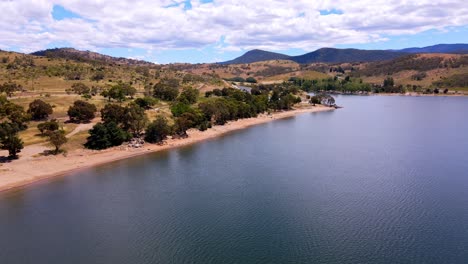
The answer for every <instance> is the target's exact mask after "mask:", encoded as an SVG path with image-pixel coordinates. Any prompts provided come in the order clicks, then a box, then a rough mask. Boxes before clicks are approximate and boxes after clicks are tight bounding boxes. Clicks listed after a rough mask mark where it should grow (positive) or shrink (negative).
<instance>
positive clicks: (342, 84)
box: [289, 76, 372, 93]
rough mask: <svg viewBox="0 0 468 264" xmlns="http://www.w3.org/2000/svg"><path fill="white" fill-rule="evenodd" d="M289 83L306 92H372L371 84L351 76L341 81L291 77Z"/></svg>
mask: <svg viewBox="0 0 468 264" xmlns="http://www.w3.org/2000/svg"><path fill="white" fill-rule="evenodd" d="M289 82H291V83H292V84H294V85H296V86H298V87H299V88H300V89H302V90H304V91H306V92H319V91H328V92H333V91H338V92H344V93H355V92H371V91H372V86H371V85H370V84H368V83H364V82H363V81H362V80H361V79H354V78H350V77H349V76H346V77H345V78H343V79H339V78H338V77H334V78H332V77H330V78H326V79H319V80H309V79H302V78H297V77H291V78H290V79H289Z"/></svg>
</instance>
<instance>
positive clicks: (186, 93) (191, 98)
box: [177, 87, 200, 104]
mask: <svg viewBox="0 0 468 264" xmlns="http://www.w3.org/2000/svg"><path fill="white" fill-rule="evenodd" d="M199 94H200V92H199V91H198V90H197V89H195V88H192V87H189V88H184V89H183V90H182V93H180V95H179V98H177V100H178V101H179V102H183V103H186V104H194V103H196V102H197V100H198V96H199Z"/></svg>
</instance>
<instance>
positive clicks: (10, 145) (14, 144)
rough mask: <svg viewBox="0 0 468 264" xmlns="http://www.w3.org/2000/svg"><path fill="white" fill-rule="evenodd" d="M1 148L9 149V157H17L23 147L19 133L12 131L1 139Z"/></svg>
mask: <svg viewBox="0 0 468 264" xmlns="http://www.w3.org/2000/svg"><path fill="white" fill-rule="evenodd" d="M1 149H4V150H8V157H9V158H11V159H17V158H18V153H20V152H21V150H22V149H23V141H22V140H21V139H20V138H19V137H18V134H17V133H11V134H9V135H7V136H5V137H3V139H2V140H1Z"/></svg>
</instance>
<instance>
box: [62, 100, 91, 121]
mask: <svg viewBox="0 0 468 264" xmlns="http://www.w3.org/2000/svg"><path fill="white" fill-rule="evenodd" d="M96 111H97V109H96V106H95V105H94V104H91V103H88V102H85V101H82V100H77V101H75V102H74V103H73V105H72V106H70V107H69V108H68V111H67V113H68V116H69V117H70V121H71V122H75V123H82V122H84V123H85V122H89V121H91V120H92V119H93V118H94V114H95V112H96Z"/></svg>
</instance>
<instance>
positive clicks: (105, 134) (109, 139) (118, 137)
mask: <svg viewBox="0 0 468 264" xmlns="http://www.w3.org/2000/svg"><path fill="white" fill-rule="evenodd" d="M89 135H90V136H89V137H88V138H87V139H86V143H85V147H86V148H89V149H96V150H99V149H106V148H109V147H113V146H119V145H121V144H122V143H123V142H125V141H126V140H128V139H129V138H130V135H129V134H128V133H127V132H125V131H124V130H123V129H122V128H120V127H119V126H117V124H116V123H114V122H109V123H105V124H103V123H97V124H96V125H94V126H93V128H92V129H91V130H90V131H89Z"/></svg>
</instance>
